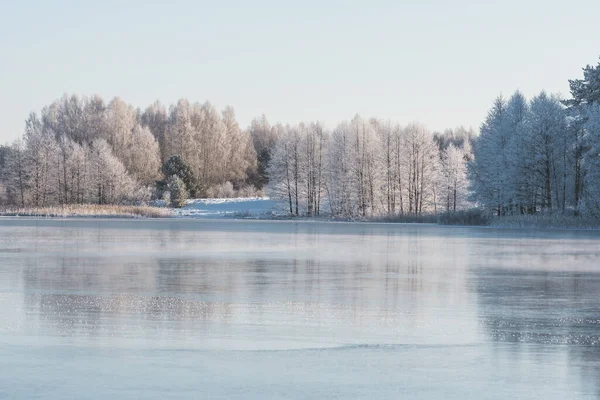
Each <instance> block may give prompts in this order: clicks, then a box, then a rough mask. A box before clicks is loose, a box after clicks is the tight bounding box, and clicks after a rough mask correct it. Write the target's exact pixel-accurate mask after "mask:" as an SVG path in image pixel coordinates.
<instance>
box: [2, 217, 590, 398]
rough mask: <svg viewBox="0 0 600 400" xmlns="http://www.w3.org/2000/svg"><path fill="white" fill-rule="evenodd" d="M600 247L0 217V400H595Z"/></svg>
mask: <svg viewBox="0 0 600 400" xmlns="http://www.w3.org/2000/svg"><path fill="white" fill-rule="evenodd" d="M599 260H600V233H598V232H544V231H538V232H534V231H511V230H496V229H490V228H455V227H439V226H422V225H401V224H366V223H365V224H361V223H355V224H351V223H324V222H292V221H252V220H243V221H238V220H229V219H225V220H223V219H220V220H214V219H168V220H85V219H77V220H47V219H45V220H37V219H28V218H21V219H3V220H0V367H1V371H0V372H1V373H0V398H7V399H13V398H78V399H106V398H119V399H128V398H131V399H137V398H145V399H148V398H150V399H151V398H156V399H159V398H161V399H162V398H211V399H215V398H216V399H219V398H223V399H231V398H233V399H236V398H237V399H279V398H287V399H303V398H328V399H329V398H339V399H352V398H365V399H366V398H369V399H375V398H377V399H380V398H390V399H397V398H420V399H440V398H444V399H482V398H485V399H516V398H527V399H536V398H539V399H565V398H569V399H584V398H597V397H599V396H600V385H599V383H598V382H600V297H599V296H598V287H600V271H599V269H598V268H599V267H598V266H599V265H600V264H599Z"/></svg>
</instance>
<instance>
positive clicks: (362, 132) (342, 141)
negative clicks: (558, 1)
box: [0, 64, 600, 218]
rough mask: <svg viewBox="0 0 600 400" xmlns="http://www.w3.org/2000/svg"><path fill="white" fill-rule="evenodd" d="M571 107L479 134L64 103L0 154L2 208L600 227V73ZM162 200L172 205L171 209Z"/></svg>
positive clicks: (513, 105) (506, 120)
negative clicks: (240, 210) (563, 221)
mask: <svg viewBox="0 0 600 400" xmlns="http://www.w3.org/2000/svg"><path fill="white" fill-rule="evenodd" d="M570 86H571V95H572V98H571V99H568V100H561V99H559V98H558V97H557V96H555V95H551V94H546V93H545V92H542V93H540V94H539V95H537V96H535V97H534V98H532V99H531V100H530V101H528V100H527V99H526V98H525V97H524V96H523V95H522V94H521V93H520V92H518V91H517V92H515V93H514V94H513V95H512V96H511V97H510V98H509V99H508V100H505V99H504V98H502V97H498V98H497V99H496V100H495V101H494V104H493V106H492V108H491V109H490V111H489V113H488V115H487V118H486V119H485V122H484V123H483V124H482V126H481V129H480V133H479V135H476V134H475V133H474V132H473V131H472V130H466V129H464V128H457V129H454V130H447V131H445V132H441V133H434V132H430V131H428V130H427V129H426V128H425V127H424V126H422V125H420V124H416V123H415V124H409V125H406V126H402V125H400V124H398V123H396V122H392V121H388V120H380V119H376V118H362V117H361V116H359V115H357V116H355V117H354V118H352V119H351V120H348V121H343V122H341V123H339V124H338V125H337V126H336V127H335V128H334V129H333V130H328V129H326V128H325V127H324V126H323V125H322V124H320V123H319V122H303V123H299V124H297V125H282V124H275V125H271V124H270V123H269V121H268V120H267V118H266V117H265V116H264V115H263V116H262V117H260V118H256V119H255V120H253V121H252V123H251V124H250V126H249V127H248V128H247V129H245V130H242V129H241V128H240V127H239V125H238V123H237V121H236V119H235V114H234V111H233V109H232V108H230V107H228V108H226V109H225V110H223V111H221V112H219V111H217V110H216V109H215V107H214V106H212V105H211V104H210V103H208V102H206V103H203V104H200V103H194V104H192V103H190V102H189V101H187V100H180V101H179V102H178V103H177V104H175V105H172V106H170V107H169V108H168V110H167V108H166V107H165V106H163V105H161V104H160V103H155V104H153V105H151V106H149V107H147V108H146V109H145V110H140V109H136V108H134V107H132V106H131V105H128V104H126V103H125V102H123V101H122V100H121V99H119V98H115V99H113V100H112V101H111V102H110V103H108V104H105V103H104V101H103V100H102V99H101V98H100V97H98V96H92V97H89V98H88V97H77V96H64V97H62V98H61V99H59V100H57V101H55V102H54V103H52V104H51V105H49V106H47V107H44V108H43V109H42V111H41V114H40V115H39V116H38V115H36V114H31V115H30V116H29V118H28V119H27V122H26V127H25V134H24V136H23V138H22V139H19V140H17V141H15V143H14V144H12V145H11V146H4V147H0V182H1V183H0V201H2V202H4V203H8V204H14V205H19V206H37V207H42V206H48V205H56V204H72V203H96V204H127V203H133V202H139V201H144V200H148V199H152V198H163V197H170V200H171V203H172V204H173V205H175V206H181V205H183V204H184V203H185V199H186V198H187V197H188V196H193V197H233V196H251V195H256V194H257V193H259V191H261V190H262V189H263V188H264V189H265V190H266V192H267V193H268V194H269V195H270V196H272V197H274V198H277V199H279V200H281V201H282V204H284V206H285V209H286V211H287V212H288V213H289V214H291V215H297V216H300V215H303V216H319V215H325V214H326V215H330V216H333V217H343V218H348V217H350V218H354V217H358V218H368V217H380V216H421V215H423V214H437V213H438V212H440V211H457V210H463V209H467V208H472V207H480V208H483V209H485V210H487V211H489V212H490V213H492V214H495V215H499V216H504V215H518V214H535V213H538V212H546V213H548V212H552V213H556V212H560V213H563V214H566V213H572V214H585V215H591V216H596V217H600V156H599V154H600V64H599V65H598V66H596V67H592V66H587V67H586V68H584V77H583V79H576V80H571V81H570ZM165 195H166V196H165Z"/></svg>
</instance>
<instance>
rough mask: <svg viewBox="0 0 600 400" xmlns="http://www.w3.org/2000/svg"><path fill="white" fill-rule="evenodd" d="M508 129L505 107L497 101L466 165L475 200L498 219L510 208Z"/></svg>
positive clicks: (509, 142) (509, 140)
mask: <svg viewBox="0 0 600 400" xmlns="http://www.w3.org/2000/svg"><path fill="white" fill-rule="evenodd" d="M506 128H507V112H506V103H505V101H504V100H503V99H502V97H498V98H496V100H495V101H494V105H493V106H492V109H491V110H490V111H489V113H488V115H487V118H486V119H485V122H484V123H483V125H482V126H481V129H480V134H479V137H478V138H477V139H476V140H475V143H474V146H473V156H474V159H473V161H472V162H471V163H470V165H469V176H470V182H471V189H472V192H473V195H474V200H475V201H476V202H477V203H479V204H481V205H482V206H484V207H485V208H487V209H490V210H494V211H495V212H496V214H497V215H505V214H506V213H507V211H509V210H510V208H511V205H512V199H511V190H509V189H508V188H509V182H510V181H511V176H510V173H511V168H510V166H511V162H512V161H511V160H512V159H514V157H515V156H514V154H512V153H511V150H513V149H514V147H513V146H512V145H511V143H512V137H511V136H510V135H509V132H508V130H507V129H506Z"/></svg>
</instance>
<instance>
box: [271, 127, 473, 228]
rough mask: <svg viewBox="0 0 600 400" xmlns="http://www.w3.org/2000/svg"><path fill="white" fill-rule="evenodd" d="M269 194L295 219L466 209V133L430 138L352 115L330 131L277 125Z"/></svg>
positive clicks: (416, 129)
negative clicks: (324, 213)
mask: <svg viewBox="0 0 600 400" xmlns="http://www.w3.org/2000/svg"><path fill="white" fill-rule="evenodd" d="M270 136H272V137H277V138H278V139H277V140H276V141H274V145H273V149H272V152H271V154H272V155H271V160H270V165H269V168H268V176H269V179H270V183H269V186H270V191H271V193H272V194H273V195H274V196H276V197H278V198H280V199H282V200H284V201H285V203H286V207H287V210H288V211H289V213H290V214H293V215H307V216H318V215H320V214H322V212H323V211H325V212H326V213H327V214H330V215H332V216H334V217H374V216H380V215H422V214H423V213H433V212H437V211H440V210H456V209H462V208H464V207H466V206H467V175H466V174H467V163H468V161H469V160H470V158H471V152H470V148H471V147H470V141H471V140H472V138H473V137H474V133H473V132H472V131H467V130H465V129H464V128H459V129H457V130H455V131H452V130H448V131H447V132H445V133H444V134H433V133H431V132H430V131H428V130H427V129H426V128H424V127H423V126H421V125H418V124H411V125H408V126H401V125H399V124H398V123H393V122H391V121H382V120H378V119H375V118H372V119H363V118H361V117H360V116H358V115H357V116H355V117H354V118H353V119H352V120H350V121H344V122H342V123H340V124H339V125H338V126H337V127H336V128H335V129H334V130H333V131H332V132H328V131H327V130H325V129H324V128H323V127H322V125H321V124H319V123H317V122H313V123H301V124H298V125H296V126H290V125H286V126H282V125H276V126H274V127H272V128H271V135H270Z"/></svg>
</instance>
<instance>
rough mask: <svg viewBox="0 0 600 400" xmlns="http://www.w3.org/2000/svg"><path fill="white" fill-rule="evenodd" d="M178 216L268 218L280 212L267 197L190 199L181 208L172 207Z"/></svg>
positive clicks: (275, 204)
mask: <svg viewBox="0 0 600 400" xmlns="http://www.w3.org/2000/svg"><path fill="white" fill-rule="evenodd" d="M173 213H174V215H175V216H178V217H191V218H257V219H258V218H260V219H263V218H264V219H268V218H273V217H276V216H277V215H279V214H281V213H280V212H278V211H277V202H276V201H274V200H271V199H270V198H269V197H255V198H242V197H240V198H231V199H223V198H216V199H191V200H188V201H186V204H185V206H183V207H182V208H176V209H173Z"/></svg>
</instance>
